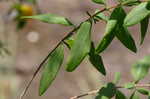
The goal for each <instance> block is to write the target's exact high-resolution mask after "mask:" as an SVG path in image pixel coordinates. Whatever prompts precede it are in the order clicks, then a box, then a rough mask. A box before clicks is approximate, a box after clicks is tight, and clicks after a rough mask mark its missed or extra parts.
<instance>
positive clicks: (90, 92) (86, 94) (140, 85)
mask: <svg viewBox="0 0 150 99" xmlns="http://www.w3.org/2000/svg"><path fill="white" fill-rule="evenodd" d="M136 87H150V84H135V88H136ZM116 88H124V86H117V87H116ZM99 90H100V89H96V90H92V91H89V92H87V93H84V94H81V95H78V96H73V97H71V98H70V99H79V98H82V97H85V96H88V95H93V94H97V93H98V92H99Z"/></svg>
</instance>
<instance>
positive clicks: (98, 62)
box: [89, 43, 106, 75]
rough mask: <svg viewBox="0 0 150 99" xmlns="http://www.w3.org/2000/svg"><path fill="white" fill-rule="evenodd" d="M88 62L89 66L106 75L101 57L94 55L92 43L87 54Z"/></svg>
mask: <svg viewBox="0 0 150 99" xmlns="http://www.w3.org/2000/svg"><path fill="white" fill-rule="evenodd" d="M89 56H90V57H89V60H90V62H91V64H92V65H93V66H94V67H95V68H96V69H97V70H98V71H99V72H100V73H102V74H103V75H106V70H105V67H104V64H103V60H102V57H101V56H100V55H98V54H96V53H95V47H94V44H93V43H92V45H91V50H90V53H89Z"/></svg>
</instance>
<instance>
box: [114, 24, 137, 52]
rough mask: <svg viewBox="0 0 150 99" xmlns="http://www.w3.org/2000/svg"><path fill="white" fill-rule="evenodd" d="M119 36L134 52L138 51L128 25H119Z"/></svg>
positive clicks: (117, 34) (117, 31)
mask: <svg viewBox="0 0 150 99" xmlns="http://www.w3.org/2000/svg"><path fill="white" fill-rule="evenodd" d="M116 36H117V38H118V39H119V40H120V41H121V42H122V44H123V45H124V46H125V47H127V48H128V49H129V50H131V51H133V52H135V53H136V52H137V48H136V44H135V42H134V39H133V38H132V36H131V34H130V33H129V31H128V30H127V28H126V27H118V28H117V30H116Z"/></svg>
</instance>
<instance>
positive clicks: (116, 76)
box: [113, 72, 121, 84]
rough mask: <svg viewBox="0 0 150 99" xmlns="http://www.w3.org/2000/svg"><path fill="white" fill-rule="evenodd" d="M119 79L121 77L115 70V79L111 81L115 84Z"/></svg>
mask: <svg viewBox="0 0 150 99" xmlns="http://www.w3.org/2000/svg"><path fill="white" fill-rule="evenodd" d="M120 79H121V73H120V72H116V73H115V79H114V81H113V83H115V84H117V83H118V82H119V80H120Z"/></svg>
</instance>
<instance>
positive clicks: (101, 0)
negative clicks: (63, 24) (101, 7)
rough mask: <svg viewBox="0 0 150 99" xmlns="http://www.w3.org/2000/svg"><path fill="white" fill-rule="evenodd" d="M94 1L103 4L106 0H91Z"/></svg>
mask: <svg viewBox="0 0 150 99" xmlns="http://www.w3.org/2000/svg"><path fill="white" fill-rule="evenodd" d="M92 1H93V2H94V3H97V4H105V2H106V0H92Z"/></svg>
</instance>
